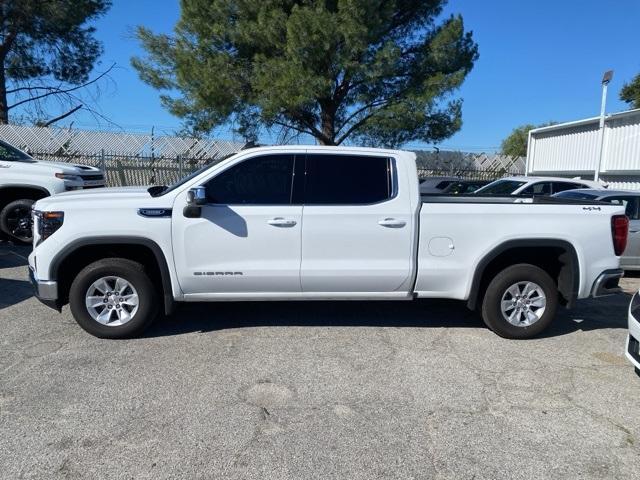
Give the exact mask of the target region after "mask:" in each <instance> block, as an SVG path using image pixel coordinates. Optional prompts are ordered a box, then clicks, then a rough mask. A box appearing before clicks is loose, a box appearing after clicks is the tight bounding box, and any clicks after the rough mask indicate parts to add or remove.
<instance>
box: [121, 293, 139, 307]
mask: <svg viewBox="0 0 640 480" xmlns="http://www.w3.org/2000/svg"><path fill="white" fill-rule="evenodd" d="M122 298H123V301H122V302H120V304H121V305H131V306H132V307H136V306H138V295H136V294H135V293H132V294H131V295H125V296H124V297H122Z"/></svg>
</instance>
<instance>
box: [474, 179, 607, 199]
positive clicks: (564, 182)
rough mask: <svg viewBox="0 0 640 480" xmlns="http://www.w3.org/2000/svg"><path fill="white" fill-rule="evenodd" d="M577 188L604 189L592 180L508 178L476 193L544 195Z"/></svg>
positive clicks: (492, 183)
mask: <svg viewBox="0 0 640 480" xmlns="http://www.w3.org/2000/svg"><path fill="white" fill-rule="evenodd" d="M575 188H599V189H601V188H603V186H602V184H600V183H598V182H594V181H591V180H579V179H572V178H561V177H524V176H523V177H506V178H501V179H500V180H496V181H494V182H491V183H490V184H489V185H486V186H484V187H482V188H479V189H478V190H476V191H475V194H476V195H544V196H549V195H553V194H555V193H559V192H564V191H565V190H573V189H575Z"/></svg>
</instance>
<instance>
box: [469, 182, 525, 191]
mask: <svg viewBox="0 0 640 480" xmlns="http://www.w3.org/2000/svg"><path fill="white" fill-rule="evenodd" d="M525 183H527V182H519V181H517V180H496V181H495V182H493V183H490V184H489V185H487V186H486V187H483V188H480V189H478V190H476V191H475V192H474V193H476V194H478V195H511V194H512V193H513V192H515V191H516V190H517V189H518V188H520V187H521V186H523V185H524V184H525Z"/></svg>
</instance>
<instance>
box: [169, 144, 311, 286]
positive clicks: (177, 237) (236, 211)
mask: <svg viewBox="0 0 640 480" xmlns="http://www.w3.org/2000/svg"><path fill="white" fill-rule="evenodd" d="M303 160H304V157H303V156H300V157H299V161H303ZM295 162H296V156H295V155H290V154H287V155H281V154H274V155H268V154H262V155H260V156H257V157H251V158H249V159H246V160H240V161H239V162H237V163H235V164H232V165H230V166H229V167H228V168H226V169H225V170H223V171H221V172H217V173H216V174H215V176H213V177H212V178H210V179H209V180H208V181H205V182H204V183H203V186H204V187H205V189H206V192H207V204H206V205H204V206H202V207H201V216H200V217H199V218H187V217H185V216H184V214H183V207H184V205H185V204H186V200H185V199H184V198H183V197H184V195H182V196H180V197H179V198H178V199H177V200H176V204H175V206H174V209H173V219H172V221H173V226H172V230H173V233H172V235H173V248H174V257H175V264H176V270H177V274H178V278H179V282H180V286H181V288H182V291H183V292H184V293H185V294H187V295H188V294H195V295H203V294H204V295H210V296H212V297H215V296H216V295H217V294H221V296H228V295H229V294H234V293H242V294H251V293H270V292H272V293H277V292H287V293H289V292H300V241H301V228H302V206H301V205H293V202H292V193H293V192H292V190H293V182H292V180H293V171H294V166H295Z"/></svg>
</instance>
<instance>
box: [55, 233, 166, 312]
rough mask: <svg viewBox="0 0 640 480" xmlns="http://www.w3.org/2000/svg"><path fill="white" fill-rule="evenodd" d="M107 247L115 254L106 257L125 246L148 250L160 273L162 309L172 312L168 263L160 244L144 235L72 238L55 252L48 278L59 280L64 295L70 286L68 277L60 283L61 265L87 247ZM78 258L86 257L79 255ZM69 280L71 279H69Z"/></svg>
mask: <svg viewBox="0 0 640 480" xmlns="http://www.w3.org/2000/svg"><path fill="white" fill-rule="evenodd" d="M109 247H112V250H113V251H115V252H116V255H107V258H108V257H112V256H117V252H118V250H120V251H122V250H123V249H126V248H127V247H137V248H142V249H146V250H147V251H148V252H150V254H151V256H152V257H151V258H153V260H154V262H155V267H157V272H158V273H159V274H160V279H161V286H162V292H160V293H161V294H162V297H163V304H164V311H165V314H167V315H170V314H171V313H172V312H173V309H174V307H175V302H174V299H173V289H172V286H171V274H170V272H169V265H168V263H167V259H166V257H165V255H164V252H163V251H162V249H161V248H160V246H159V245H158V244H157V243H156V242H154V241H153V240H151V239H148V238H144V237H135V236H109V237H87V238H81V239H77V240H74V241H73V242H70V243H69V244H67V245H66V246H65V247H64V248H63V249H62V250H60V251H59V252H58V253H57V254H56V256H55V257H54V258H53V260H52V261H51V263H50V264H49V276H48V278H50V279H51V280H58V281H59V288H61V289H62V290H63V292H64V293H63V292H62V291H61V292H59V294H60V293H62V294H63V295H64V296H66V295H67V294H68V290H69V286H70V282H69V279H66V281H63V282H62V284H60V283H61V282H60V281H61V280H62V278H61V277H62V274H61V267H63V266H65V265H66V264H68V263H71V264H72V265H73V260H71V258H72V257H75V256H76V254H79V253H80V252H83V251H88V250H89V249H93V248H102V249H108V248H109ZM80 258H86V257H83V256H80ZM98 258H100V257H98ZM102 258H105V257H102ZM125 258H128V257H125ZM96 259H97V258H96ZM132 259H133V260H137V261H139V260H138V259H136V258H132ZM82 263H83V262H82V261H80V264H81V265H82ZM85 263H86V262H85ZM85 266H86V264H84V265H82V266H81V267H80V269H81V268H84V267H85ZM78 271H79V269H78ZM76 274H77V272H76ZM74 278H75V276H74ZM71 281H73V280H72V279H71ZM66 283H69V285H66V287H65V284H66Z"/></svg>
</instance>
